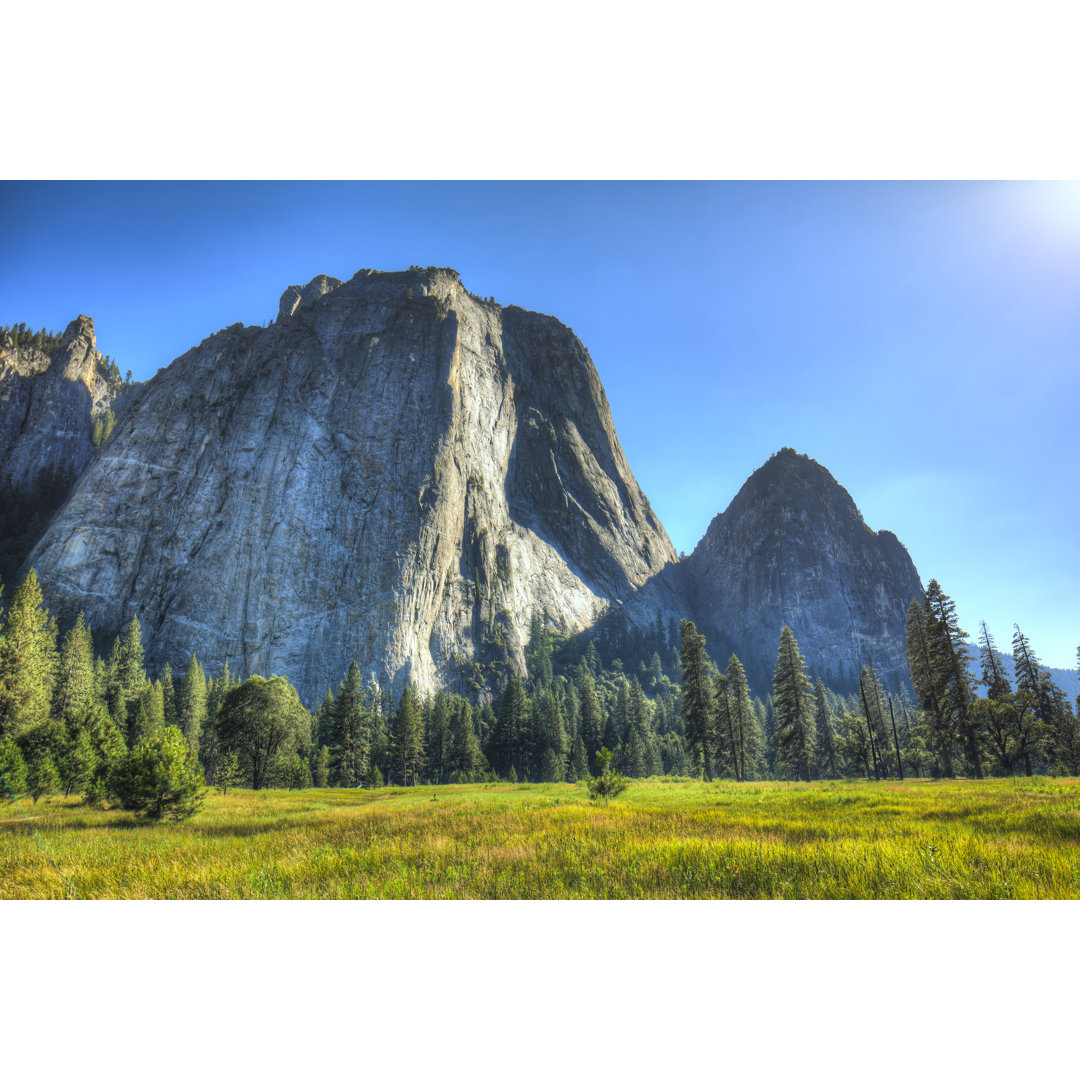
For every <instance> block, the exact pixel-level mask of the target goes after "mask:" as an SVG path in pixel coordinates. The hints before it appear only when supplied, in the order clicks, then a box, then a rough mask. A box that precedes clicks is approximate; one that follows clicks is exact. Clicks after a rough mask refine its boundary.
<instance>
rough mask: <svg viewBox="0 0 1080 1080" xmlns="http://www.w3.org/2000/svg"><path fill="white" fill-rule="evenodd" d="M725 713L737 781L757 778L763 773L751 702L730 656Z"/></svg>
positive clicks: (758, 731)
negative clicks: (734, 759) (736, 767)
mask: <svg viewBox="0 0 1080 1080" xmlns="http://www.w3.org/2000/svg"><path fill="white" fill-rule="evenodd" d="M727 696H728V711H729V715H730V716H731V726H732V731H733V736H732V737H733V740H734V747H735V756H736V760H737V761H738V778H739V779H740V780H756V779H760V778H761V777H762V776H763V775H764V772H765V767H766V766H765V753H764V746H763V742H764V739H763V737H762V733H761V725H760V723H759V722H758V718H757V713H756V712H755V710H754V706H753V702H751V700H750V683H749V682H748V680H747V678H746V671H745V669H744V668H743V666H742V662H741V661H740V660H739V658H738V657H737V656H736V655H735V654H734V653H732V654H731V659H730V660H728V665H727Z"/></svg>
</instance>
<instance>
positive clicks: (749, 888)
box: [0, 778, 1080, 899]
mask: <svg viewBox="0 0 1080 1080" xmlns="http://www.w3.org/2000/svg"><path fill="white" fill-rule="evenodd" d="M20 810H21V814H20ZM22 814H25V815H26V817H27V818H29V822H26V821H24V820H23V817H22ZM31 826H32V828H31ZM65 896H77V897H79V898H101V897H130V898H148V899H149V898H152V899H160V898H184V899H239V898H248V897H251V898H255V897H258V898H308V899H312V898H322V897H325V898H362V897H380V898H490V899H504V898H506V899H510V898H515V899H536V898H604V899H622V898H678V897H687V898H710V897H712V898H717V897H737V898H744V899H751V898H753V899H756V898H769V897H777V898H813V899H833V898H835V899H840V898H847V899H852V898H877V899H918V898H926V899H962V898H972V899H975V898H1013V899H1035V898H1074V897H1080V783H1077V782H1076V781H1069V780H1047V779H1043V778H1035V779H1033V780H991V781H983V782H981V783H978V782H971V781H952V782H938V783H931V782H927V781H914V782H911V781H909V782H907V783H903V784H900V783H880V784H874V783H864V782H845V783H828V782H826V783H818V784H810V785H806V784H799V785H795V784H781V783H761V784H734V783H716V784H711V785H710V784H703V783H696V782H693V781H685V782H676V783H671V782H659V781H637V782H635V783H634V784H633V785H632V786H631V787H630V788H629V789H628V790H627V791H625V792H624V793H623V794H622V795H620V796H619V797H618V798H617V799H615V800H612V801H611V802H609V803H607V804H606V805H599V804H596V803H593V802H590V800H589V798H588V795H587V792H586V791H585V787H584V785H568V784H538V785H527V784H522V785H510V784H492V785H470V786H447V787H439V788H430V787H427V788H410V789H408V790H404V789H401V788H387V789H383V790H381V791H374V792H366V791H338V790H308V791H300V792H289V791H259V792H252V791H230V792H229V794H228V795H226V796H222V795H219V794H217V793H214V792H210V793H208V795H207V799H206V804H205V809H204V810H203V811H202V813H200V814H198V815H197V816H196V817H194V818H192V819H190V820H189V821H187V822H184V823H182V824H180V825H147V824H140V823H137V822H136V821H135V820H134V819H133V817H132V816H131V815H129V814H126V813H124V812H122V811H105V810H97V809H91V808H88V807H85V806H82V805H80V804H79V802H78V800H76V799H74V798H72V799H63V798H54V799H49V800H45V799H42V800H41V801H40V802H38V803H37V804H36V805H35V804H34V803H32V802H31V801H30V800H28V799H27V800H22V801H20V804H19V807H18V808H16V807H13V806H12V805H11V803H10V802H8V803H6V804H5V805H4V806H3V807H2V808H0V897H2V898H5V899H12V898H21V899H30V898H43V897H57V898H62V897H65Z"/></svg>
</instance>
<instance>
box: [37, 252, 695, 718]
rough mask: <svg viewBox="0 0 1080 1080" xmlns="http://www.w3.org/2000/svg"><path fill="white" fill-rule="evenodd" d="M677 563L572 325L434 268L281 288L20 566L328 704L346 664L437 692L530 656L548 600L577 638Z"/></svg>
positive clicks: (60, 589) (92, 603)
mask: <svg viewBox="0 0 1080 1080" xmlns="http://www.w3.org/2000/svg"><path fill="white" fill-rule="evenodd" d="M87 321H88V320H87ZM77 322H78V320H77ZM74 325H75V324H73V326H74ZM69 329H70V328H69ZM84 339H85V334H84ZM87 348H88V349H92V327H91V330H90V338H89V339H88V345H87ZM72 355H73V356H74V353H73V354H72ZM64 370H65V371H67V370H68V368H67V367H65V369H64ZM63 377H64V378H67V376H66V375H65V376H63ZM69 381H70V380H69ZM75 381H76V382H79V380H78V379H76V380H75ZM79 385H80V386H82V389H83V393H84V395H88V396H89V398H90V399H91V400H92V399H93V393H94V392H93V389H92V388H91V387H88V386H86V385H85V383H80V384H79ZM74 415H75V414H74V413H72V416H74ZM80 415H81V414H80ZM79 423H80V424H81V423H82V421H81V420H80V421H79ZM72 425H73V430H74V428H75V426H76V425H75V421H74V420H72ZM82 435H83V427H81V426H80V427H78V437H79V438H80V439H81V438H82ZM79 445H80V446H81V443H80V444H79ZM80 453H81V451H80ZM674 559H675V553H674V551H673V549H672V546H671V543H670V541H669V540H668V537H667V535H666V533H665V532H664V529H663V526H662V525H661V524H660V522H659V521H658V520H657V519H656V517H655V515H654V514H653V512H652V510H651V509H650V507H649V504H648V501H647V500H646V498H645V497H644V495H643V494H642V492H641V491H640V489H639V488H638V486H637V483H636V482H635V480H634V477H633V474H632V473H631V471H630V468H629V465H628V464H627V462H626V459H625V457H624V455H623V452H622V449H621V448H620V446H619V441H618V437H617V436H616V434H615V429H614V425H613V424H612V420H611V415H610V410H609V407H608V403H607V399H606V396H605V394H604V390H603V387H602V386H601V384H600V381H599V379H598V377H597V374H596V371H595V368H594V367H593V365H592V362H591V360H590V359H589V356H588V353H587V352H586V350H585V349H584V348H583V346H582V345H581V343H580V342H579V341H578V340H577V338H576V337H575V336H574V335H573V333H572V332H571V331H569V330H568V329H567V328H566V327H564V326H563V325H562V324H560V323H559V322H558V321H557V320H555V319H553V318H550V317H548V316H544V315H539V314H535V313H532V312H527V311H523V310H522V309H520V308H515V307H506V308H504V307H501V306H500V305H498V304H496V303H494V302H485V301H481V300H479V299H478V298H477V297H474V296H472V295H471V294H470V293H468V292H467V291H466V290H465V288H464V287H463V286H462V284H461V282H460V281H459V280H458V276H457V274H456V273H455V272H454V271H450V270H433V269H429V270H426V271H420V270H413V271H408V272H402V273H379V272H375V271H360V273H358V274H357V275H356V276H354V277H353V278H352V279H351V280H350V281H349V282H347V283H342V282H340V281H338V280H336V279H334V278H328V277H325V276H320V277H317V278H315V279H314V280H313V281H312V282H310V283H309V284H308V285H307V286H305V287H303V288H301V287H300V286H290V287H289V288H288V289H287V290H286V291H285V293H284V295H283V296H282V298H281V302H280V310H279V315H278V318H277V320H276V321H275V322H274V323H273V324H272V325H271V326H269V327H266V328H260V327H245V326H241V325H239V324H237V325H235V326H232V327H229V328H228V329H226V330H223V331H221V332H220V333H217V334H214V335H213V336H212V337H210V338H207V339H206V340H205V341H204V342H202V343H201V344H200V345H199V346H197V347H196V348H194V349H192V350H190V351H189V352H187V353H185V354H184V355H183V356H181V357H179V358H178V359H176V360H175V361H173V363H172V364H171V365H169V367H168V368H166V369H165V370H164V371H161V372H159V373H158V374H157V375H156V376H155V377H154V378H153V379H152V380H150V381H149V382H148V383H146V384H145V385H144V386H143V387H142V389H141V390H140V391H139V392H138V394H137V395H136V396H135V400H134V401H133V403H132V404H131V407H130V409H129V410H128V411H127V413H126V414H125V415H124V416H123V418H122V419H121V420H120V421H119V422H118V424H117V427H116V430H115V431H114V433H113V435H112V437H111V438H110V439H109V441H108V442H107V443H106V444H105V446H104V447H103V448H102V450H101V451H100V452H99V453H98V454H96V455H95V456H93V457H92V460H89V463H88V464H87V465H86V467H85V469H84V471H83V472H82V475H81V476H80V478H79V480H78V482H77V483H76V485H75V488H74V490H73V492H72V494H71V497H70V498H69V500H68V501H67V503H66V504H65V505H64V506H63V508H62V509H61V510H60V511H59V513H58V514H57V515H56V517H55V518H54V519H53V521H52V523H51V525H50V527H49V529H48V531H47V533H46V534H45V536H44V537H43V538H42V540H41V542H40V543H39V544H38V545H37V547H36V548H35V550H34V551H33V553H32V555H31V557H30V559H29V564H32V565H33V566H34V567H35V568H36V570H37V573H38V575H39V577H40V579H41V581H42V584H43V588H44V591H45V595H46V599H47V601H48V603H49V604H50V607H51V609H52V610H53V611H54V612H56V613H57V614H59V615H60V617H61V619H64V618H70V617H73V616H74V613H75V612H76V611H77V610H79V609H83V610H85V612H86V614H87V617H88V619H89V621H90V623H91V624H92V625H93V627H94V628H95V630H96V631H97V632H98V633H99V634H100V635H102V636H103V637H108V636H109V635H112V634H115V633H116V632H118V631H119V630H120V628H121V627H122V626H123V625H124V624H126V623H127V621H128V620H129V619H130V618H131V616H132V615H133V614H135V615H138V618H139V621H140V623H141V624H142V628H143V638H144V644H145V646H146V652H147V660H148V662H149V664H150V666H151V667H156V666H159V665H160V664H162V663H164V661H165V660H170V661H171V662H172V663H173V665H174V666H175V665H176V664H178V663H182V662H183V658H184V657H187V656H190V655H191V653H192V652H197V653H198V655H199V657H200V659H201V660H202V661H203V662H204V664H205V665H206V666H207V667H208V668H209V669H211V670H216V669H217V668H218V666H219V665H220V664H221V663H222V662H223V661H224V660H226V659H227V660H228V662H229V664H230V667H231V668H232V670H233V671H234V672H237V673H240V674H248V673H256V672H257V673H271V672H273V673H279V674H283V675H286V676H287V677H288V678H289V679H290V680H291V681H292V682H293V683H294V684H295V685H296V686H297V688H298V689H299V690H300V693H301V695H302V696H303V697H304V698H305V700H307V701H308V703H309V704H313V703H314V702H315V701H317V700H318V698H319V697H320V696H321V695H322V693H323V692H324V690H325V689H326V687H327V686H331V685H336V683H337V681H338V680H339V679H340V678H341V676H342V673H343V671H344V669H345V667H346V666H347V665H348V663H349V661H350V660H352V659H354V658H355V659H356V660H358V661H359V662H360V664H361V665H362V666H363V667H364V669H365V670H371V671H374V672H375V673H376V674H377V675H378V676H379V677H380V679H382V680H386V679H392V680H393V681H394V682H395V683H396V684H397V685H398V686H399V687H400V685H401V684H402V682H403V681H404V680H405V679H406V678H409V679H412V680H413V681H414V682H415V683H416V684H417V685H418V686H419V687H420V688H421V689H423V690H425V691H429V690H432V689H433V688H435V687H436V686H438V685H449V686H454V687H458V688H466V687H467V685H468V682H469V678H470V674H476V673H477V672H478V671H479V670H481V669H483V667H484V666H485V665H489V664H493V663H496V662H501V663H504V664H506V663H509V664H510V665H511V666H514V667H516V668H518V669H519V670H521V669H522V668H523V647H524V645H525V644H526V643H527V637H528V632H529V624H530V620H531V617H532V615H533V614H534V613H538V612H539V613H546V614H547V616H548V617H549V618H550V619H551V620H553V621H555V622H557V623H558V624H560V625H561V626H562V627H564V628H565V629H566V630H579V629H583V628H585V627H587V626H589V625H591V624H592V623H593V622H594V621H595V620H596V618H597V617H598V615H599V614H600V613H601V612H602V610H603V609H604V608H605V607H606V606H607V604H608V603H609V602H612V601H613V602H616V603H618V602H620V601H622V600H624V599H626V598H629V597H630V596H632V595H633V594H634V593H635V592H636V591H637V590H638V589H640V588H641V586H643V585H644V584H645V583H646V582H647V581H648V580H649V579H650V578H652V577H653V576H654V575H656V574H657V572H658V571H660V570H661V569H662V568H663V567H664V566H665V565H668V564H670V563H672V562H673V561H674Z"/></svg>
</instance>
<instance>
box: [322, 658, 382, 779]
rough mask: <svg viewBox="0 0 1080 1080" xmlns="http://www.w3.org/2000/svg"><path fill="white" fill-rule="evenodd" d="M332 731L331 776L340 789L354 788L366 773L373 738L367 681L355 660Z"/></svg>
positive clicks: (342, 688)
mask: <svg viewBox="0 0 1080 1080" xmlns="http://www.w3.org/2000/svg"><path fill="white" fill-rule="evenodd" d="M331 727H332V736H331V739H330V746H331V751H330V758H331V776H332V778H333V781H334V783H336V784H337V785H338V786H339V787H355V786H356V785H357V784H359V783H360V782H361V781H362V780H363V779H364V775H365V773H366V772H367V767H368V761H369V759H370V756H371V736H372V716H371V713H370V712H369V711H368V707H367V693H366V691H365V689H364V677H363V675H361V673H360V665H359V664H357V662H356V661H355V660H353V661H352V663H350V664H349V669H348V671H347V672H346V674H345V678H344V679H343V680H342V681H341V685H340V686H339V687H338V693H337V698H336V699H334V701H333V717H332V720H331Z"/></svg>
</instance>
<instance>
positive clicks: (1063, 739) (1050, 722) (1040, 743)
mask: <svg viewBox="0 0 1080 1080" xmlns="http://www.w3.org/2000/svg"><path fill="white" fill-rule="evenodd" d="M1013 629H1014V630H1015V633H1014V634H1013V666H1014V669H1015V671H1016V697H1017V700H1018V702H1019V703H1020V704H1022V705H1023V706H1025V707H1026V708H1027V709H1028V710H1030V712H1031V714H1032V715H1033V723H1031V724H1030V728H1031V729H1032V730H1031V734H1032V735H1033V736H1034V738H1033V739H1032V740H1031V741H1032V742H1033V743H1034V744H1035V747H1036V748H1037V749H1038V750H1040V751H1041V752H1042V754H1044V755H1045V756H1046V758H1047V759H1049V760H1050V761H1052V762H1053V765H1054V767H1055V769H1056V770H1057V771H1058V772H1067V773H1073V774H1075V773H1076V772H1077V770H1078V769H1080V761H1078V760H1077V759H1078V757H1080V746H1078V743H1080V739H1078V737H1077V732H1076V722H1075V720H1074V718H1073V716H1072V711H1071V710H1070V709H1069V708H1068V704H1067V702H1066V701H1065V697H1064V695H1063V694H1062V692H1061V690H1060V689H1059V687H1057V686H1056V685H1055V683H1054V681H1053V679H1052V678H1051V677H1050V672H1049V671H1047V670H1046V669H1045V668H1044V667H1043V666H1042V664H1041V663H1040V662H1039V658H1038V657H1037V656H1036V655H1035V653H1034V651H1033V650H1032V648H1031V643H1030V642H1029V641H1028V639H1027V638H1026V637H1025V636H1024V634H1023V633H1022V632H1021V630H1020V627H1019V626H1017V625H1015V624H1014V627H1013Z"/></svg>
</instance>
